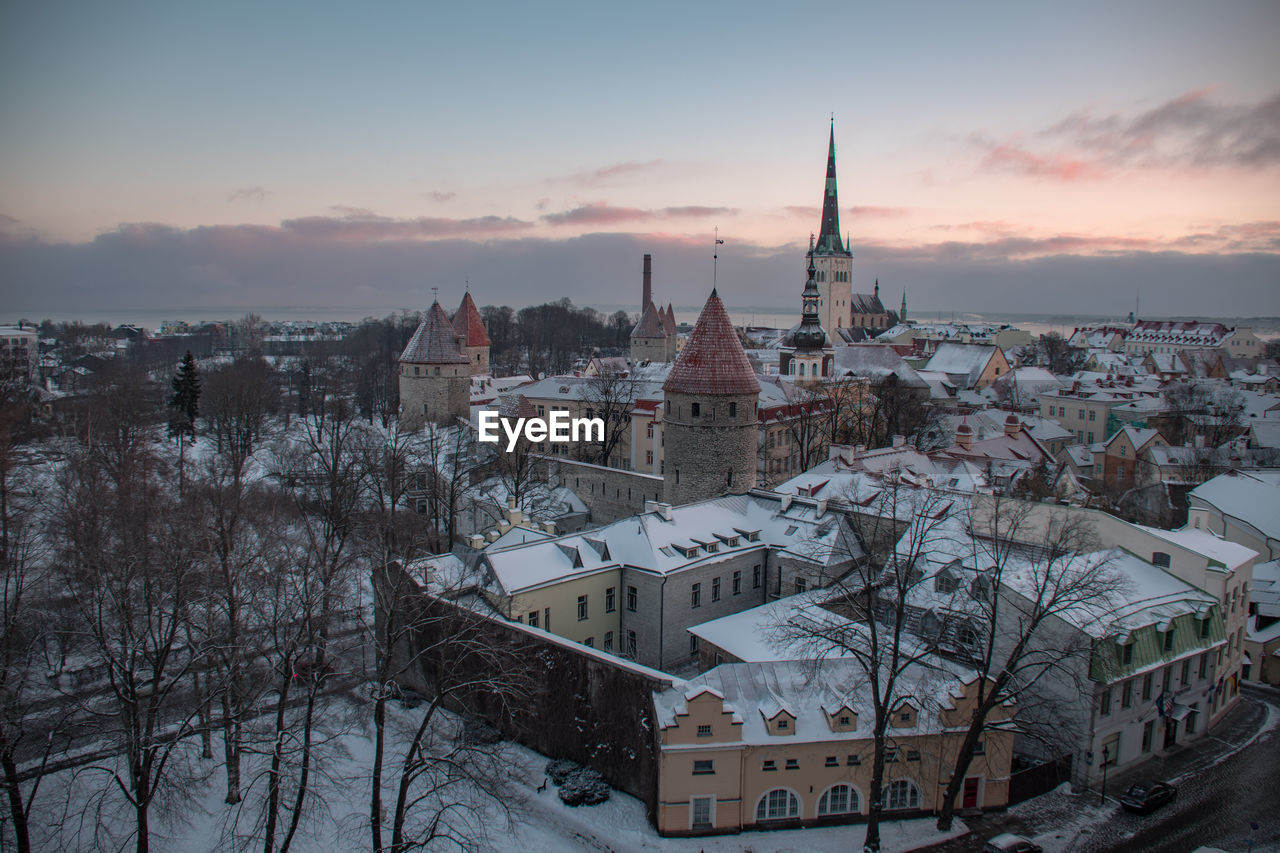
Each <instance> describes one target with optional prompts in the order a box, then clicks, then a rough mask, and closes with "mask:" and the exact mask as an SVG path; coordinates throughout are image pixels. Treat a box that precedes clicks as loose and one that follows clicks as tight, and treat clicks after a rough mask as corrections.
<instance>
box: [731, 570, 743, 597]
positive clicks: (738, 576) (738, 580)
mask: <svg viewBox="0 0 1280 853" xmlns="http://www.w3.org/2000/svg"><path fill="white" fill-rule="evenodd" d="M733 594H734V595H741V594H742V572H734V573H733Z"/></svg>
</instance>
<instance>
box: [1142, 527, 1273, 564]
mask: <svg viewBox="0 0 1280 853" xmlns="http://www.w3.org/2000/svg"><path fill="white" fill-rule="evenodd" d="M1134 527H1136V528H1138V529H1139V530H1142V531H1145V532H1147V533H1150V534H1151V535H1152V536H1155V537H1157V538H1159V539H1163V540H1164V541H1166V542H1169V543H1170V544H1173V545H1177V546H1179V547H1181V548H1185V549H1187V550H1188V551H1192V552H1194V553H1196V554H1200V555H1201V556H1203V557H1207V558H1208V559H1209V560H1210V562H1211V563H1216V564H1217V565H1219V566H1222V567H1224V568H1227V569H1236V568H1239V567H1240V566H1242V565H1244V564H1245V563H1247V562H1249V561H1250V560H1253V559H1256V558H1257V556H1258V552H1257V551H1255V550H1253V549H1252V548H1246V547H1245V546H1244V545H1240V544H1238V543H1236V542H1232V541H1231V540H1229V539H1223V538H1222V537H1221V536H1219V535H1217V534H1216V533H1212V532H1210V531H1208V530H1204V529H1202V528H1199V527H1183V528H1181V529H1179V530H1161V529H1160V528H1159V527H1143V526H1142V525H1141V524H1135V525H1134Z"/></svg>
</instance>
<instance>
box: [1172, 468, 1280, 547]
mask: <svg viewBox="0 0 1280 853" xmlns="http://www.w3.org/2000/svg"><path fill="white" fill-rule="evenodd" d="M1187 497H1188V499H1189V500H1190V501H1191V505H1192V506H1193V507H1194V506H1196V505H1197V503H1202V504H1208V505H1209V506H1212V507H1214V508H1215V509H1217V510H1218V511H1219V512H1221V513H1223V514H1224V515H1229V516H1231V517H1232V518H1235V519H1239V520H1240V521H1243V522H1245V523H1246V524H1249V525H1251V526H1252V527H1253V528H1254V529H1256V530H1258V531H1259V532H1261V533H1262V534H1263V535H1264V536H1267V537H1268V538H1276V539H1280V470H1271V471H1234V472H1229V473H1226V474H1220V475H1218V476H1217V477H1214V478H1213V479H1212V480H1209V481H1207V482H1205V483H1201V484H1200V485H1199V486H1196V487H1195V488H1194V489H1192V490H1191V491H1190V492H1188V493H1187Z"/></svg>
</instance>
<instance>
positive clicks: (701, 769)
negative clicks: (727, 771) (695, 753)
mask: <svg viewBox="0 0 1280 853" xmlns="http://www.w3.org/2000/svg"><path fill="white" fill-rule="evenodd" d="M715 774H716V763H715V762H714V761H712V760H711V759H706V760H705V761H695V762H693V775H694V776H714V775H715Z"/></svg>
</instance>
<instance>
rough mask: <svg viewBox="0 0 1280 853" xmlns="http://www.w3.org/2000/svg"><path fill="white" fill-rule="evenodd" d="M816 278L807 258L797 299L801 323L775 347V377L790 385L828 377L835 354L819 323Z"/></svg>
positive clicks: (810, 260) (810, 258)
mask: <svg viewBox="0 0 1280 853" xmlns="http://www.w3.org/2000/svg"><path fill="white" fill-rule="evenodd" d="M816 277H817V270H816V268H815V266H814V262H813V256H812V255H810V256H809V276H808V278H807V279H806V280H805V283H804V291H803V292H802V294H801V297H800V298H801V301H802V303H803V308H802V311H801V317H800V323H799V324H798V325H796V326H795V327H794V328H792V329H791V331H790V332H788V333H787V334H786V336H785V337H784V338H783V339H782V341H781V346H779V347H778V373H779V375H781V376H786V377H788V378H790V379H791V380H792V381H793V382H805V383H808V382H817V381H819V380H821V379H822V378H824V377H827V376H830V375H831V373H832V369H833V367H834V365H835V350H834V349H832V347H831V342H830V340H829V339H828V338H827V333H826V331H825V330H824V329H823V328H822V323H821V321H820V320H819V319H818V302H819V298H820V295H819V293H818V285H817V282H816V281H815V279H816Z"/></svg>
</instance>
